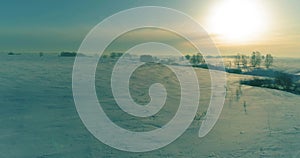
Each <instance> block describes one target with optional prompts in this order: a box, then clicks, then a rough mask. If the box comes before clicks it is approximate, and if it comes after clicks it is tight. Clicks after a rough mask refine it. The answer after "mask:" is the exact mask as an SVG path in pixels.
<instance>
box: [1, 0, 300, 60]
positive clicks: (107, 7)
mask: <svg viewBox="0 0 300 158" xmlns="http://www.w3.org/2000/svg"><path fill="white" fill-rule="evenodd" d="M147 5H151V6H162V7H168V8H173V9H176V10H179V11H182V12H184V13H186V14H188V15H190V16H191V17H193V18H194V19H195V20H197V21H198V22H199V23H200V24H201V25H202V26H203V27H204V28H205V29H206V30H207V31H208V33H209V34H210V35H211V37H212V39H213V40H214V41H215V42H216V45H217V46H218V48H219V49H220V52H221V54H222V55H231V54H236V53H248V54H249V53H251V52H252V51H261V52H262V53H263V54H266V53H271V54H273V55H274V56H278V57H300V52H299V49H300V45H299V43H300V19H299V16H297V15H299V14H300V10H299V9H298V8H297V7H298V6H299V5H300V2H298V1H297V0H291V1H267V0H264V1H258V0H252V1H250V0H243V1H237V0H223V1H217V0H213V1H204V0H201V1H197V2H195V1H192V0H188V1H180V0H176V1H172V3H170V1H168V0H167V1H159V0H155V1H151V2H147V1H140V0H130V1H126V2H123V1H115V0H113V1H101V2H100V1H96V0H95V1H89V2H83V1H82V2H78V1H73V2H72V3H70V2H68V1H66V0H62V1H50V0H45V1H33V0H29V1H16V0H12V1H5V2H2V4H1V6H0V9H1V12H2V14H1V15H0V17H1V19H2V20H1V22H0V28H1V29H0V52H7V51H15V52H40V51H43V52H60V51H77V49H78V48H79V46H80V43H81V42H82V40H83V39H84V37H85V35H86V34H87V33H88V32H89V31H90V29H92V28H93V27H94V26H95V25H96V24H98V23H99V22H101V21H102V20H104V19H105V18H106V17H109V16H111V15H113V14H115V13H117V12H119V11H122V10H125V9H129V8H133V7H139V6H147ZM134 38H135V37H134V36H132V39H130V40H129V41H132V40H134Z"/></svg>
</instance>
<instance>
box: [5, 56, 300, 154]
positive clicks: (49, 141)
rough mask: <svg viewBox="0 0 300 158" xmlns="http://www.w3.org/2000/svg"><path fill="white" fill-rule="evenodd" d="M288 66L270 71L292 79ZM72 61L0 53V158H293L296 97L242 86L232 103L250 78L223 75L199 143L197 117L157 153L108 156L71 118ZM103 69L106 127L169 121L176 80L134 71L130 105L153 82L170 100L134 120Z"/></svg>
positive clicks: (205, 93)
mask: <svg viewBox="0 0 300 158" xmlns="http://www.w3.org/2000/svg"><path fill="white" fill-rule="evenodd" d="M294 60H295V59H291V61H289V60H288V59H284V60H280V61H281V62H280V63H278V64H276V63H274V64H276V65H277V67H280V68H281V69H285V70H286V71H291V72H297V71H298V72H299V65H297V63H298V64H300V62H295V61H294ZM73 62H74V58H73V57H70V58H67V57H58V56H57V55H56V54H44V56H43V57H39V55H38V54H22V55H18V56H8V55H7V54H0V63H1V68H0V87H1V88H0V109H1V110H0V125H1V128H0V157H3V158H6V157H8V158H17V157H24V158H27V157H28V158H29V157H30V158H37V157H51V158H54V157H64V158H68V157H70V158H76V157H78V158H79V157H80V158H81V157H209V156H210V157H243V158H244V157H245V158H247V157H249V158H252V157H287V158H293V157H300V154H299V151H300V121H299V120H300V106H299V102H300V96H298V95H294V94H291V93H287V92H282V91H277V90H271V89H264V88H258V87H250V86H242V87H241V89H242V95H241V97H240V98H239V99H237V98H236V89H237V88H238V81H239V80H240V79H243V78H250V77H251V76H241V75H237V74H227V82H228V83H227V95H226V96H227V97H226V102H225V105H224V108H223V111H222V113H221V116H220V118H219V120H218V121H217V124H216V126H215V127H214V128H213V129H212V131H211V132H210V133H209V134H208V135H207V136H205V137H204V138H199V137H198V131H199V128H200V125H201V122H202V121H203V118H201V119H199V120H198V119H195V120H194V121H193V123H192V124H191V126H190V127H189V128H188V130H187V131H186V132H185V133H184V134H183V135H182V136H181V137H179V138H178V139H177V140H176V141H175V142H173V143H171V144H170V145H168V146H166V147H164V148H161V149H158V150H155V151H151V152H146V153H130V152H124V151H119V150H116V149H113V148H111V147H109V146H107V145H105V144H103V143H101V142H99V141H98V140H97V139H96V138H95V137H93V136H92V135H91V134H90V133H89V131H88V130H87V129H86V128H85V126H84V125H83V123H82V122H81V120H80V118H79V116H78V113H77V111H76V109H75V105H74V101H73V96H72V68H73ZM275 62H276V61H275ZM289 63H293V64H289ZM284 65H285V67H284ZM111 67H112V63H102V64H101V66H100V65H99V67H98V69H97V74H96V90H97V95H98V99H99V100H100V102H101V105H103V106H104V107H103V108H104V111H105V112H106V113H107V115H108V116H109V117H110V119H111V120H112V121H114V122H115V123H116V124H117V125H119V126H121V127H124V128H127V129H130V130H133V131H149V130H153V129H155V128H159V127H161V126H163V125H164V124H166V123H167V122H168V121H170V120H171V119H172V117H173V116H174V113H175V112H176V111H177V108H178V102H179V99H178V96H180V93H178V92H179V87H178V80H177V79H176V78H175V77H174V76H173V75H172V72H171V71H170V70H168V69H167V68H161V67H155V68H154V69H153V68H149V67H147V66H145V67H143V68H141V70H139V71H136V72H135V73H136V74H135V75H134V76H133V77H132V80H133V81H132V82H131V83H130V84H131V86H132V89H131V90H132V92H131V93H132V96H133V99H134V100H135V101H136V102H137V103H140V104H142V105H145V104H147V103H148V102H149V96H148V95H147V93H148V88H149V87H148V86H149V85H151V83H152V82H153V81H160V82H161V83H162V84H163V85H165V87H166V89H167V92H168V95H170V96H168V98H167V100H166V105H165V106H164V107H163V108H162V110H161V111H160V112H159V113H157V114H156V115H154V116H153V117H147V118H135V117H132V116H130V115H128V114H126V113H124V112H123V111H121V109H120V108H119V107H118V106H117V105H116V103H115V102H114V100H113V98H112V94H111V91H109V86H110V84H109V82H110V80H109V79H110V74H109V72H110V70H111ZM196 73H197V75H198V77H199V86H200V90H201V92H200V93H201V94H200V106H199V109H198V111H197V114H198V115H201V114H202V113H203V112H205V111H206V110H207V105H208V103H209V99H210V89H211V88H210V77H209V74H208V72H207V70H204V69H197V70H196ZM154 74H155V75H154ZM174 85H175V86H174ZM244 102H246V108H247V113H245V112H244V106H243V105H244ZM128 139H130V138H128Z"/></svg>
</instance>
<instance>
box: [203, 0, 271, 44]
mask: <svg viewBox="0 0 300 158" xmlns="http://www.w3.org/2000/svg"><path fill="white" fill-rule="evenodd" d="M265 12H266V11H265V10H264V9H263V8H262V7H261V4H259V2H258V1H256V0H226V1H224V2H222V3H219V4H218V5H216V7H215V8H213V9H212V11H211V15H210V16H209V17H208V26H209V27H208V29H209V32H210V33H212V34H216V35H217V36H218V37H219V38H220V39H222V40H224V42H234V43H239V42H247V41H251V40H255V39H257V38H258V37H260V35H261V34H262V33H263V32H264V31H265V29H266V25H267V18H266V14H265Z"/></svg>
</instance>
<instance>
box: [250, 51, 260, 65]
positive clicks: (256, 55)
mask: <svg viewBox="0 0 300 158" xmlns="http://www.w3.org/2000/svg"><path fill="white" fill-rule="evenodd" d="M261 60H262V59H261V54H260V52H258V51H256V52H252V55H251V61H250V62H251V65H252V66H253V67H259V66H260V64H261Z"/></svg>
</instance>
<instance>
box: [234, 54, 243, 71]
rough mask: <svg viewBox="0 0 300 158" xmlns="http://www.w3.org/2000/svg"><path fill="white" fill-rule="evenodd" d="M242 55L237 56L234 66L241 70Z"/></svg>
mask: <svg viewBox="0 0 300 158" xmlns="http://www.w3.org/2000/svg"><path fill="white" fill-rule="evenodd" d="M241 58H242V57H241V55H240V54H237V55H236V56H235V60H234V65H235V66H236V67H237V68H238V69H239V68H240V64H241Z"/></svg>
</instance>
